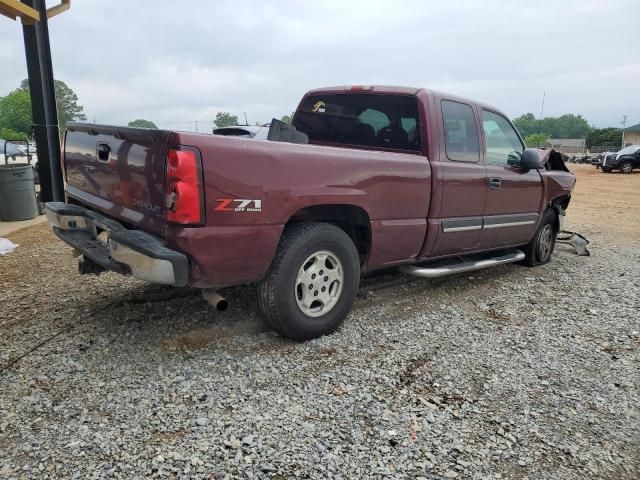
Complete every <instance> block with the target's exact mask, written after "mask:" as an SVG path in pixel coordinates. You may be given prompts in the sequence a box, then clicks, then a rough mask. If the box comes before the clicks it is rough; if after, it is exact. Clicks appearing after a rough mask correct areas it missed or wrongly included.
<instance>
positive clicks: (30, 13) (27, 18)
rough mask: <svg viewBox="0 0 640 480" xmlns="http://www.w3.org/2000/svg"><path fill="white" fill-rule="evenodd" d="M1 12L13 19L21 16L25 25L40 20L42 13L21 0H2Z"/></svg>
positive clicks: (0, 1)
mask: <svg viewBox="0 0 640 480" xmlns="http://www.w3.org/2000/svg"><path fill="white" fill-rule="evenodd" d="M0 14H2V15H4V16H5V17H9V18H10V19H12V20H15V19H17V18H20V20H22V23H23V24H24V25H33V24H34V23H36V22H37V21H39V20H40V13H39V12H38V11H37V10H36V9H34V8H31V7H30V6H28V5H25V4H24V3H22V2H20V1H19V0H0Z"/></svg>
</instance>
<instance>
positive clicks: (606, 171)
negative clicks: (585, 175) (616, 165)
mask: <svg viewBox="0 0 640 480" xmlns="http://www.w3.org/2000/svg"><path fill="white" fill-rule="evenodd" d="M602 171H603V172H604V173H611V167H602Z"/></svg>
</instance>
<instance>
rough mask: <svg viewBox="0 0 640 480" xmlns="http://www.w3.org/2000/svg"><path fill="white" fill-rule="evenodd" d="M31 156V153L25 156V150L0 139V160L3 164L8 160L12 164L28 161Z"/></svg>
mask: <svg viewBox="0 0 640 480" xmlns="http://www.w3.org/2000/svg"><path fill="white" fill-rule="evenodd" d="M31 156H32V154H31V152H29V155H27V151H26V148H24V147H21V146H20V145H16V144H15V143H12V142H9V141H7V140H3V139H1V138H0V158H1V159H2V160H4V163H8V162H9V160H11V161H13V162H15V161H22V160H27V161H30V160H31Z"/></svg>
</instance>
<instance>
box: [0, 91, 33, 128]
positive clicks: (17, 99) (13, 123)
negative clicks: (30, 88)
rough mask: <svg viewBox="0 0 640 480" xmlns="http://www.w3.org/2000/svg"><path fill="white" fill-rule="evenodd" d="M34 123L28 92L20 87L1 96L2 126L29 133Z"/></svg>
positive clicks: (0, 121) (0, 116)
mask: <svg viewBox="0 0 640 480" xmlns="http://www.w3.org/2000/svg"><path fill="white" fill-rule="evenodd" d="M32 124H33V121H32V120H31V98H30V97H29V93H28V92H25V91H23V90H20V89H18V90H14V91H13V92H11V93H9V95H7V96H6V97H2V98H0V128H6V129H9V130H13V131H15V132H21V133H25V134H29V133H30V132H31V126H32Z"/></svg>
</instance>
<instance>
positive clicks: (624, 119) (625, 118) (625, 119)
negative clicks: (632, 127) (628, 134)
mask: <svg viewBox="0 0 640 480" xmlns="http://www.w3.org/2000/svg"><path fill="white" fill-rule="evenodd" d="M620 123H621V124H622V148H624V129H625V128H626V126H627V115H622V121H621V122H620Z"/></svg>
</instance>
